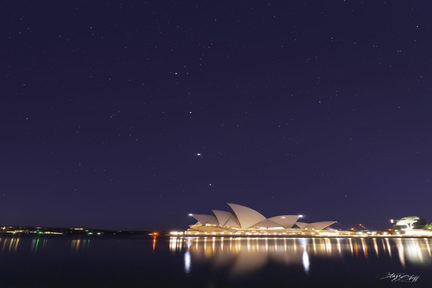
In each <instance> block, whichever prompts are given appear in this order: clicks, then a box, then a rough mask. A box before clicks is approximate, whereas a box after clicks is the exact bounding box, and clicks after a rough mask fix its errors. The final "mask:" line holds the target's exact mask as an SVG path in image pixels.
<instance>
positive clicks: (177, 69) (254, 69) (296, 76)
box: [0, 0, 432, 229]
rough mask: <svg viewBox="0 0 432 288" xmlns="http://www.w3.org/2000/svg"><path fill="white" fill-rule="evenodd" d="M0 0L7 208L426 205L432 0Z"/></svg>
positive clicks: (373, 221) (373, 208) (391, 210)
mask: <svg viewBox="0 0 432 288" xmlns="http://www.w3.org/2000/svg"><path fill="white" fill-rule="evenodd" d="M0 6H1V9H0V24H1V25H0V33H1V39H2V41H1V45H0V59H1V65H0V84H1V85H0V87H1V93H0V131H1V141H0V149H1V150H0V153H1V154H0V175H1V178H0V222H1V223H2V224H5V225H44V226H90V227H100V228H116V229H168V228H186V227H187V224H192V223H193V221H192V219H189V217H187V214H188V213H189V212H195V213H207V212H209V211H210V209H212V208H217V209H221V208H222V209H229V208H228V207H227V206H226V205H225V203H226V202H233V203H239V204H244V205H247V206H250V207H253V208H256V209H257V210H259V211H261V212H262V213H263V214H264V215H266V216H275V215H278V214H282V213H285V214H291V213H292V214H299V213H301V214H305V215H306V216H307V218H306V219H305V221H314V220H315V221H317V220H339V222H340V224H341V227H346V226H349V225H353V224H356V223H363V224H364V225H366V226H370V227H383V226H385V225H387V223H388V219H390V218H397V217H402V216H407V215H418V216H420V217H424V218H426V219H427V220H430V221H432V215H431V212H430V211H431V210H430V202H431V200H432V199H431V198H432V196H431V195H432V194H431V191H432V149H431V147H432V98H431V96H432V95H431V92H432V91H431V83H432V82H431V80H432V78H431V76H432V71H431V67H432V54H431V51H432V18H431V17H430V9H431V8H432V4H430V2H429V1H376V0H373V1H372V0H371V1H348V0H347V1H202V0H200V1H138V0H137V1H67V2H65V1H43V2H42V3H41V2H40V1H3V2H2V4H0ZM197 153H200V156H198V155H197Z"/></svg>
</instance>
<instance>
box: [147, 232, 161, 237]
mask: <svg viewBox="0 0 432 288" xmlns="http://www.w3.org/2000/svg"><path fill="white" fill-rule="evenodd" d="M149 235H150V236H154V237H156V236H159V232H151V233H149Z"/></svg>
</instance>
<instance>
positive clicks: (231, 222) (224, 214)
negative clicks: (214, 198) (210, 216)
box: [212, 210, 240, 228]
mask: <svg viewBox="0 0 432 288" xmlns="http://www.w3.org/2000/svg"><path fill="white" fill-rule="evenodd" d="M212 211H213V213H214V214H215V216H216V218H217V220H218V222H219V226H221V227H226V226H228V227H238V228H240V223H239V221H238V220H237V217H236V216H235V215H234V214H233V213H231V212H228V211H222V210H212Z"/></svg>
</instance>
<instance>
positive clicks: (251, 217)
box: [228, 203, 266, 229]
mask: <svg viewBox="0 0 432 288" xmlns="http://www.w3.org/2000/svg"><path fill="white" fill-rule="evenodd" d="M228 205H229V206H230V207H231V209H232V210H233V211H234V213H235V215H236V216H237V219H238V221H239V222H240V226H241V228H242V229H247V228H249V227H251V226H254V224H256V223H258V222H261V221H263V220H265V219H266V218H265V217H264V216H263V215H262V214H261V213H259V212H258V211H255V210H253V209H251V208H249V207H246V206H243V205H238V204H233V203H228Z"/></svg>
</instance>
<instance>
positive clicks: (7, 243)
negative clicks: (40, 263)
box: [0, 237, 91, 253]
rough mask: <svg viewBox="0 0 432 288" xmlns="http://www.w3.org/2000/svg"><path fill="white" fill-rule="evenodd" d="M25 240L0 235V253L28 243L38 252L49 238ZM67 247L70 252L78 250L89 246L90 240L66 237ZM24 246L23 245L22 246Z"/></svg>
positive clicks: (32, 249) (33, 250) (9, 251)
mask: <svg viewBox="0 0 432 288" xmlns="http://www.w3.org/2000/svg"><path fill="white" fill-rule="evenodd" d="M24 239H25V240H27V241H24V244H23V241H21V238H20V237H0V252H1V253H5V252H8V253H15V252H17V250H18V249H19V248H24V249H25V248H28V243H30V250H31V251H32V252H38V251H40V250H41V249H44V248H46V247H47V244H48V242H49V239H46V238H40V237H37V238H33V239H31V242H29V241H30V239H29V238H24ZM67 243H69V245H68V246H69V247H70V250H71V252H74V253H76V252H79V251H80V250H82V249H84V248H89V246H90V243H91V240H90V239H68V240H67ZM22 246H25V247H22Z"/></svg>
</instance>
